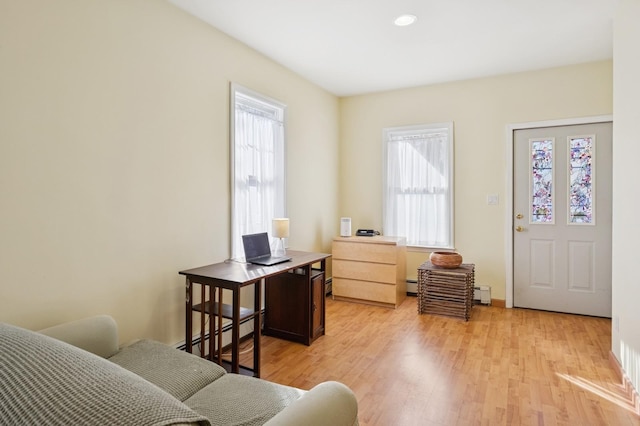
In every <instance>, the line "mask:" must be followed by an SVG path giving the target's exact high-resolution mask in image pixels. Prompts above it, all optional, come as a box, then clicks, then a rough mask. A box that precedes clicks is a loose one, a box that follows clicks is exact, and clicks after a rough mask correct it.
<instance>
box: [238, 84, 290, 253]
mask: <svg viewBox="0 0 640 426" xmlns="http://www.w3.org/2000/svg"><path fill="white" fill-rule="evenodd" d="M285 111H286V106H285V105H284V104H282V103H280V102H277V101H275V100H273V99H269V98H267V97H265V96H262V95H260V94H258V93H256V92H253V91H251V90H249V89H246V88H244V87H242V86H239V85H237V84H232V85H231V132H230V133H231V135H230V136H231V182H232V185H231V187H232V188H231V198H232V212H231V256H232V257H233V258H237V257H243V256H244V249H243V247H242V235H245V234H253V233H256V232H269V234H271V220H272V219H273V218H274V217H284V216H286V215H285V201H286V200H285Z"/></svg>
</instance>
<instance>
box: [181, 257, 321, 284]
mask: <svg viewBox="0 0 640 426" xmlns="http://www.w3.org/2000/svg"><path fill="white" fill-rule="evenodd" d="M287 256H290V257H291V260H290V261H288V262H283V263H279V264H277V265H273V266H261V265H254V264H251V263H246V262H244V261H243V260H241V261H236V260H225V261H224V262H220V263H214V264H211V265H206V266H201V267H199V268H193V269H187V270H184V271H180V272H179V273H180V274H181V275H186V276H187V277H189V278H190V279H191V280H192V281H193V282H200V281H204V284H206V283H207V281H212V280H215V281H216V282H219V283H227V284H228V285H229V286H240V287H242V286H244V285H247V284H251V283H254V282H256V281H258V280H260V279H262V278H268V277H270V276H273V275H277V274H279V273H282V272H284V271H288V270H290V269H295V268H301V267H303V266H307V265H309V264H312V263H316V262H320V261H323V260H325V259H327V258H329V257H331V255H330V254H327V253H313V252H306V251H296V250H287Z"/></svg>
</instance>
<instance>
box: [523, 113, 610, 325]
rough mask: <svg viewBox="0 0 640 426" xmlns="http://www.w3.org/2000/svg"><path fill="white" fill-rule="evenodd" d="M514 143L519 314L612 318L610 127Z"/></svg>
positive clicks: (538, 134)
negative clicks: (532, 311) (533, 312)
mask: <svg viewBox="0 0 640 426" xmlns="http://www.w3.org/2000/svg"><path fill="white" fill-rule="evenodd" d="M513 140H514V147H513V152H514V182H513V188H514V194H513V200H514V212H513V226H514V232H513V250H514V253H513V263H514V264H513V304H514V306H515V307H521V308H532V309H541V310H548V311H556V312H566V313H574V314H583V315H594V316H601V317H611V161H612V160H611V152H612V124H611V123H610V122H609V123H596V124H581V125H572V126H558V127H546V128H536V129H524V130H515V131H514V137H513Z"/></svg>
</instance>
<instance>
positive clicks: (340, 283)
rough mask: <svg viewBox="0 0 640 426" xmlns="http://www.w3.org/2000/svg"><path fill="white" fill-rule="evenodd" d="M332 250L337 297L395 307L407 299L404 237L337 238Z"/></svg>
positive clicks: (334, 240) (334, 285) (338, 298)
mask: <svg viewBox="0 0 640 426" xmlns="http://www.w3.org/2000/svg"><path fill="white" fill-rule="evenodd" d="M332 251H333V253H332V256H333V257H332V262H333V263H332V265H333V284H332V287H333V297H334V299H337V300H348V301H354V302H361V303H369V304H374V305H381V306H387V307H393V308H396V307H398V305H399V304H400V303H402V301H403V300H404V299H405V297H406V295H407V284H406V282H407V281H406V280H407V276H406V269H407V266H406V257H407V246H406V240H405V239H404V238H399V237H383V236H376V237H336V238H334V239H333V248H332Z"/></svg>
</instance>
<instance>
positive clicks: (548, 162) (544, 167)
mask: <svg viewBox="0 0 640 426" xmlns="http://www.w3.org/2000/svg"><path fill="white" fill-rule="evenodd" d="M554 142H555V140H554V138H544V139H531V140H530V141H529V144H530V147H531V185H530V186H529V187H530V189H531V194H530V196H531V197H530V198H531V211H530V213H531V223H553V221H554V216H553V213H554V211H553V202H554V192H553V189H554V188H553V163H554V159H553V145H554Z"/></svg>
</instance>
